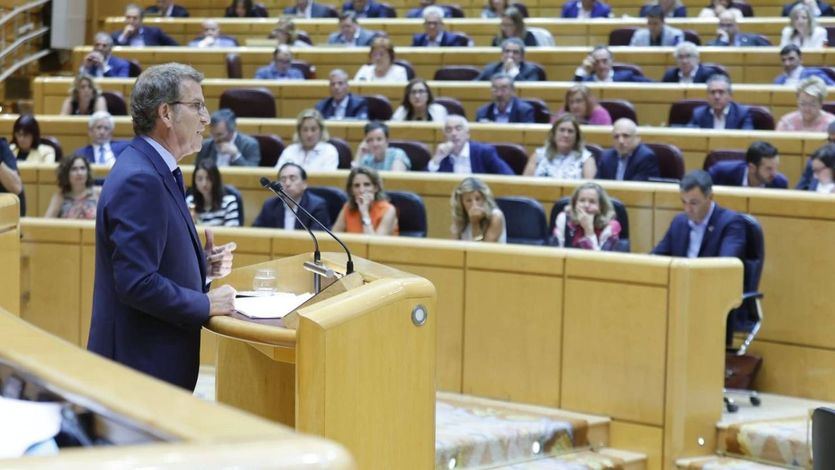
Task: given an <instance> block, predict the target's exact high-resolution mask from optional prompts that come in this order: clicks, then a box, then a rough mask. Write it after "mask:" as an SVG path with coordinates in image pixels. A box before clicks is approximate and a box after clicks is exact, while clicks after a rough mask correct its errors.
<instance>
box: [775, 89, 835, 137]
mask: <svg viewBox="0 0 835 470" xmlns="http://www.w3.org/2000/svg"><path fill="white" fill-rule="evenodd" d="M825 99H826V83H824V82H823V80H821V78H820V77H816V76H812V77H809V78H807V79H805V80H803V81H802V82H800V84H798V85H797V111H792V112H790V113H789V114H786V115H785V116H783V117H782V118H780V121H778V122H777V130H778V131H798V132H826V131H827V128H828V127H829V124H830V123H831V122H833V121H835V115H833V114H831V113H828V112H826V111H824V110H823V101H824V100H825Z"/></svg>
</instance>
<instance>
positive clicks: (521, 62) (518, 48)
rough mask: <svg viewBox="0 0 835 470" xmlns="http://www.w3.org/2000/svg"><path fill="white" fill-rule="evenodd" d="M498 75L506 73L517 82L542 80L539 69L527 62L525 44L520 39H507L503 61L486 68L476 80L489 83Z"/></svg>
mask: <svg viewBox="0 0 835 470" xmlns="http://www.w3.org/2000/svg"><path fill="white" fill-rule="evenodd" d="M497 73H505V74H507V75H509V76H510V78H512V79H513V80H515V81H517V82H527V81H533V82H535V81H540V80H542V78H541V77H540V76H539V71H538V70H537V68H536V67H534V66H533V65H531V64H529V63H527V62H525V43H524V42H522V40H521V39H519V38H508V39H505V40H504V41H503V42H502V57H501V60H500V61H498V62H493V63H490V64H487V65H486V66H484V69H483V70H482V71H481V74H479V76H478V77H476V80H481V81H487V80H490V79H491V78H493V75H496V74H497Z"/></svg>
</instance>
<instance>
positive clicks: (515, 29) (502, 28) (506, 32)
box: [492, 7, 539, 47]
mask: <svg viewBox="0 0 835 470" xmlns="http://www.w3.org/2000/svg"><path fill="white" fill-rule="evenodd" d="M501 19H502V21H501V23H499V34H497V35H496V37H494V38H493V44H492V45H493V47H499V46H500V45H501V44H502V42H504V40H505V39H508V38H519V39H520V40H522V42H524V43H525V45H526V46H534V47H535V46H538V45H539V41H537V40H536V36H534V34H533V33H532V32H530V31H529V30H528V29H527V28H526V27H525V17H524V16H522V12H521V11H519V9H518V8H516V7H509V8H507V9H506V10H505V11H503V12H502V16H501Z"/></svg>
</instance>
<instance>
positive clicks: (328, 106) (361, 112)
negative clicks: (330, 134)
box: [316, 93, 368, 120]
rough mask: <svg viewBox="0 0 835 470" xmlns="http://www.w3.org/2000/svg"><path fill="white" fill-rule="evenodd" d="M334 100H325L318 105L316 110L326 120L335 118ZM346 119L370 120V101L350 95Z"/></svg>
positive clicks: (346, 108)
mask: <svg viewBox="0 0 835 470" xmlns="http://www.w3.org/2000/svg"><path fill="white" fill-rule="evenodd" d="M333 106H334V105H333V98H325V99H323V100H321V101H319V102H318V103H316V110H317V111H319V112H320V113H321V114H322V117H324V118H325V119H330V118H332V117H333V113H334V108H333ZM345 117H346V118H353V119H363V120H364V119H368V100H366V99H365V98H363V97H362V96H357V95H355V94H353V93H348V106H346V107H345Z"/></svg>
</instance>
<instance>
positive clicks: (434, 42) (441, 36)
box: [412, 5, 468, 47]
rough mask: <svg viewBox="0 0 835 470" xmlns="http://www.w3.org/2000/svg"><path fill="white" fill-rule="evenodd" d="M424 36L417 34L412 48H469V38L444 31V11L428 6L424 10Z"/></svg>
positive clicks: (437, 7)
mask: <svg viewBox="0 0 835 470" xmlns="http://www.w3.org/2000/svg"><path fill="white" fill-rule="evenodd" d="M423 30H424V31H426V32H425V33H423V34H415V35H414V37H413V38H412V47H454V46H467V43H468V41H467V38H466V37H464V36H462V35H460V34H456V33H451V32H449V31H446V30H445V29H444V15H443V9H442V8H441V7H439V6H435V5H432V6H428V7H426V8H424V10H423Z"/></svg>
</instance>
